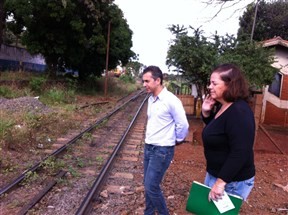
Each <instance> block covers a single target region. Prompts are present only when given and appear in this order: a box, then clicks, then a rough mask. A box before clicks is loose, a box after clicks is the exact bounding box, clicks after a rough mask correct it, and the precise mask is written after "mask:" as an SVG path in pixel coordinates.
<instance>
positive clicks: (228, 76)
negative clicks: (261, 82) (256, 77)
mask: <svg viewBox="0 0 288 215" xmlns="http://www.w3.org/2000/svg"><path fill="white" fill-rule="evenodd" d="M214 72H216V73H219V75H220V77H221V79H222V80H223V81H224V82H225V84H226V86H227V89H226V90H225V91H224V92H223V99H224V100H225V101H227V102H234V101H236V100H238V99H244V100H246V101H247V100H248V97H249V89H248V85H247V81H246V79H245V77H244V75H243V73H242V72H241V70H240V69H239V68H238V67H237V66H236V65H234V64H229V63H227V64H221V65H219V66H217V67H216V68H215V69H214V70H213V72H212V73H214Z"/></svg>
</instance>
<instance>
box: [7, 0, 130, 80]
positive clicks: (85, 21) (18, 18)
mask: <svg viewBox="0 0 288 215" xmlns="http://www.w3.org/2000/svg"><path fill="white" fill-rule="evenodd" d="M6 9H7V11H8V14H9V15H11V16H13V18H14V19H13V22H12V23H10V25H9V26H10V27H9V28H10V29H11V30H12V31H13V33H15V34H19V32H17V31H16V30H15V29H18V30H19V29H21V32H20V34H21V35H23V36H22V37H21V39H22V43H23V45H25V46H26V47H27V49H28V51H29V52H30V53H32V54H36V53H41V54H42V55H43V56H44V57H45V60H46V63H47V65H48V66H49V69H50V71H52V72H53V73H55V71H56V69H57V67H61V68H62V67H65V68H68V69H73V70H77V71H79V77H80V79H85V78H87V77H89V75H95V76H100V75H101V74H102V72H103V71H104V69H105V64H106V50H107V49H106V46H107V40H108V35H107V32H108V23H109V22H111V29H112V30H111V35H110V40H111V42H110V50H109V53H110V58H109V69H111V68H115V67H116V65H117V64H118V63H119V61H122V62H128V60H129V59H130V57H132V56H134V55H135V53H134V52H132V51H131V50H130V48H131V47H132V33H133V32H132V31H131V30H130V29H129V26H128V24H127V22H126V20H125V19H124V18H123V13H122V11H121V10H120V9H119V8H118V7H117V6H116V5H115V4H113V1H111V0H106V1H92V0H85V1H78V0H62V1H59V0H31V1H28V2H27V1H26V0H9V1H7V2H6ZM13 26H14V27H13Z"/></svg>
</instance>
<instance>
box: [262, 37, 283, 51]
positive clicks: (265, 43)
mask: <svg viewBox="0 0 288 215" xmlns="http://www.w3.org/2000/svg"><path fill="white" fill-rule="evenodd" d="M262 44H263V47H269V46H276V45H280V46H284V47H287V48H288V40H283V39H282V38H281V37H274V38H272V39H269V40H264V41H262Z"/></svg>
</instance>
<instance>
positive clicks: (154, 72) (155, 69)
mask: <svg viewBox="0 0 288 215" xmlns="http://www.w3.org/2000/svg"><path fill="white" fill-rule="evenodd" d="M147 72H151V74H152V78H153V79H154V80H156V79H157V78H160V84H161V85H162V83H163V73H162V71H161V69H160V68H159V67H158V66H148V67H146V68H145V69H144V70H143V75H144V74H145V73H147Z"/></svg>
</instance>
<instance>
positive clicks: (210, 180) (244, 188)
mask: <svg viewBox="0 0 288 215" xmlns="http://www.w3.org/2000/svg"><path fill="white" fill-rule="evenodd" d="M216 180H217V178H216V177H214V176H213V175H211V174H209V173H208V172H207V173H206V177H205V181H204V184H205V185H207V186H208V187H212V186H213V185H214V184H215V182H216ZM254 180H255V177H254V176H253V177H252V178H249V179H247V180H244V181H232V182H230V183H228V184H226V185H225V191H226V192H227V193H230V194H234V195H237V196H240V197H242V198H243V200H245V201H246V200H247V198H248V196H249V194H250V192H251V190H252V188H253V187H254Z"/></svg>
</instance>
